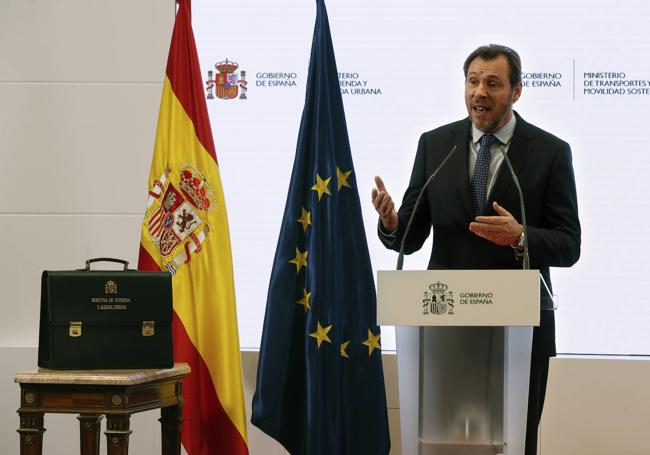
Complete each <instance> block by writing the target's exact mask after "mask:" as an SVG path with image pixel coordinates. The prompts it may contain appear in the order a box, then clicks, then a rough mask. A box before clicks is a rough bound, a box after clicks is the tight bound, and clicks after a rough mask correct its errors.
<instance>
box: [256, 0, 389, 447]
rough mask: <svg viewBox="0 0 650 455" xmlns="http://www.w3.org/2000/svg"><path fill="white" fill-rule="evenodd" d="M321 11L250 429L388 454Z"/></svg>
mask: <svg viewBox="0 0 650 455" xmlns="http://www.w3.org/2000/svg"><path fill="white" fill-rule="evenodd" d="M316 3H317V13H316V26H315V29H314V38H313V42H312V48H311V60H310V63H309V78H308V80H307V95H306V100H305V108H304V111H303V114H302V120H301V124H300V134H299V136H298V145H297V149H296V157H295V162H294V166H293V173H292V176H291V183H290V185H289V194H288V197H287V203H286V207H285V211H284V218H283V220H282V229H281V231H280V238H279V240H278V246H277V250H276V253H275V261H274V264H273V271H272V273H271V282H270V285H269V293H268V297H267V303H266V316H265V319H264V332H263V334H262V343H261V347H260V359H259V364H258V370H257V390H256V391H255V396H254V397H253V417H252V419H251V420H252V422H253V424H254V425H256V426H258V427H259V428H260V429H262V430H263V431H264V432H265V433H267V434H268V435H270V436H271V437H273V438H275V439H276V440H278V441H279V442H280V443H281V444H282V445H283V446H284V447H285V448H286V449H287V450H288V451H289V452H290V453H291V454H292V455H320V454H322V455H385V454H388V452H389V450H390V438H389V434H388V416H387V411H386V394H385V390H384V375H383V370H382V362H381V346H380V333H379V327H378V326H377V325H376V297H375V285H374V281H373V275H372V267H371V265H370V257H369V255H368V244H367V242H366V238H365V231H364V227H363V219H362V217H361V204H360V202H359V193H358V192H357V186H356V180H355V175H354V167H353V165H352V155H351V153H350V143H349V140H348V133H347V127H346V124H345V113H344V112H343V100H342V99H341V92H340V88H339V81H338V71H337V69H336V62H335V59H334V49H333V47H332V38H331V35H330V30H329V22H328V19H327V11H326V10H325V4H324V3H323V0H317V1H316Z"/></svg>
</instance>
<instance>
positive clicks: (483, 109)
mask: <svg viewBox="0 0 650 455" xmlns="http://www.w3.org/2000/svg"><path fill="white" fill-rule="evenodd" d="M472 110H473V111H474V112H478V113H479V114H482V113H485V112H490V108H489V107H487V106H474V107H472Z"/></svg>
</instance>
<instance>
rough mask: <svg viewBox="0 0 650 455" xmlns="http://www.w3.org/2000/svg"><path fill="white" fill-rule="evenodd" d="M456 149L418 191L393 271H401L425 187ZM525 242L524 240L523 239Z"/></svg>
mask: <svg viewBox="0 0 650 455" xmlns="http://www.w3.org/2000/svg"><path fill="white" fill-rule="evenodd" d="M457 148H458V147H457V146H456V145H454V146H453V147H452V149H451V150H450V151H449V153H447V156H445V159H444V160H442V162H441V163H440V164H439V165H438V167H437V168H436V170H435V171H433V174H431V176H430V177H429V178H428V179H427V181H426V182H425V183H424V186H422V189H421V190H420V193H419V194H418V198H417V199H416V200H415V205H414V206H413V212H411V216H410V217H409V220H408V223H406V229H405V230H404V235H403V236H402V243H401V244H400V247H399V256H397V267H396V268H395V270H402V267H403V266H404V245H405V244H406V243H405V242H406V236H407V235H408V233H409V231H410V230H411V224H413V218H415V212H416V211H417V209H418V207H419V206H420V200H421V199H422V195H423V194H424V192H425V191H426V189H427V187H428V186H429V184H430V183H431V182H432V181H433V179H435V178H436V175H438V172H440V169H442V168H443V167H444V165H445V164H446V163H447V161H448V160H449V158H451V155H453V154H454V152H455V151H456V149H457ZM524 240H526V239H524Z"/></svg>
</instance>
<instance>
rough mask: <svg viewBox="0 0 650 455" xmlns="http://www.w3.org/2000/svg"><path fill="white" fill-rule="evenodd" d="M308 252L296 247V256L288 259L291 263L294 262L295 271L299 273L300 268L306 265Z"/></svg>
mask: <svg viewBox="0 0 650 455" xmlns="http://www.w3.org/2000/svg"><path fill="white" fill-rule="evenodd" d="M308 254H309V251H305V252H304V253H303V252H301V251H300V250H299V249H298V248H296V257H295V258H293V259H292V260H290V261H289V262H291V263H292V264H296V273H300V269H301V268H303V267H307V255H308Z"/></svg>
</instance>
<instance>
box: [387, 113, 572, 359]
mask: <svg viewBox="0 0 650 455" xmlns="http://www.w3.org/2000/svg"><path fill="white" fill-rule="evenodd" d="M515 115H516V116H517V125H516V128H515V132H514V135H513V137H512V141H511V143H510V147H509V149H508V157H509V158H510V161H511V162H512V166H513V168H514V170H515V173H516V174H517V176H518V178H519V183H520V185H521V187H522V191H523V194H524V202H525V209H526V220H527V223H528V245H529V250H530V263H531V268H535V269H539V270H540V272H541V273H542V275H543V276H544V278H545V280H546V282H547V283H548V285H549V287H550V286H551V281H550V276H549V267H568V266H571V265H573V264H574V263H575V262H576V261H577V260H578V257H579V256H580V221H579V220H578V204H577V200H576V188H575V179H574V175H573V167H572V164H571V149H570V147H569V144H567V143H566V142H564V141H562V140H561V139H558V138H557V137H555V136H553V135H552V134H549V133H547V132H545V131H543V130H541V129H539V128H537V127H535V126H533V125H531V124H529V123H526V122H525V121H524V120H523V119H522V118H521V117H520V116H519V115H518V114H516V113H515ZM470 134H471V122H470V120H469V118H466V119H464V120H461V121H458V122H454V123H450V124H449V125H445V126H442V127H440V128H437V129H435V130H432V131H428V132H426V133H424V134H423V135H422V136H421V137H420V142H419V145H418V150H417V155H416V157H415V164H414V166H413V172H412V174H411V181H410V183H409V187H408V189H407V190H406V193H405V194H404V199H403V201H402V205H401V207H400V209H399V212H398V215H399V227H398V229H397V231H396V232H395V233H394V235H392V236H389V235H385V234H383V233H382V232H381V230H380V231H379V237H380V239H381V240H382V242H383V243H384V244H385V245H386V246H387V247H388V248H391V249H393V250H395V251H399V248H400V243H401V241H402V237H403V234H404V229H405V227H406V223H407V222H408V219H409V217H410V216H411V213H412V211H413V206H414V204H415V200H416V198H417V195H418V193H419V191H420V190H421V188H422V187H423V185H424V183H425V181H426V180H427V178H428V177H429V176H430V175H431V174H432V173H433V171H434V170H435V168H436V167H437V166H438V165H439V164H440V163H441V162H442V160H443V159H444V157H445V156H446V155H447V153H448V152H449V150H451V148H452V147H453V146H454V145H456V146H457V147H458V148H457V150H456V152H455V153H454V155H453V156H452V157H451V158H450V160H449V161H448V162H447V164H446V165H445V168H443V169H442V170H441V171H440V173H439V174H438V175H437V177H436V179H435V180H434V181H433V182H432V183H431V185H430V186H429V188H428V190H427V191H426V193H425V195H424V196H423V200H422V202H421V203H420V204H421V205H420V207H419V208H418V211H417V213H416V215H415V218H414V221H413V226H412V227H411V232H410V233H409V235H408V237H407V240H406V243H405V252H406V254H409V253H412V252H414V251H416V250H418V249H419V248H420V247H421V246H422V244H423V242H424V241H425V240H426V238H427V237H428V236H429V233H430V231H431V226H433V232H434V238H433V249H432V251H431V258H430V260H429V269H436V268H445V269H517V268H521V260H520V259H517V258H516V257H515V255H514V253H513V250H512V248H511V247H509V246H506V247H503V246H498V245H495V244H494V243H492V242H489V241H487V240H484V239H482V238H480V237H478V236H476V235H475V234H473V233H472V232H470V231H469V223H470V222H471V221H472V220H473V213H472V195H471V194H472V192H471V187H470V179H469V174H468V161H467V160H468V154H469V151H468V147H469V138H470ZM488 198H489V200H488V205H489V209H488V210H487V212H486V214H487V215H494V214H495V213H494V211H493V209H492V207H491V203H492V201H497V202H498V203H499V205H501V206H502V207H504V208H505V209H506V210H508V211H509V212H510V213H512V214H513V216H514V217H515V218H516V219H517V220H518V221H519V222H521V213H520V209H519V198H518V195H517V190H516V187H515V186H514V184H513V183H512V177H511V175H510V172H509V171H508V168H507V166H506V163H503V165H502V166H501V167H500V169H499V174H498V176H497V179H496V182H495V184H494V187H493V188H492V192H491V193H490V195H489V196H488ZM540 292H541V297H542V300H543V302H546V301H547V299H548V293H547V292H546V291H545V289H543V288H542V289H541V290H540ZM554 355H555V319H554V314H553V312H552V311H542V314H541V323H540V327H536V328H535V330H534V332H533V356H534V357H536V358H539V357H548V356H554Z"/></svg>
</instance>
